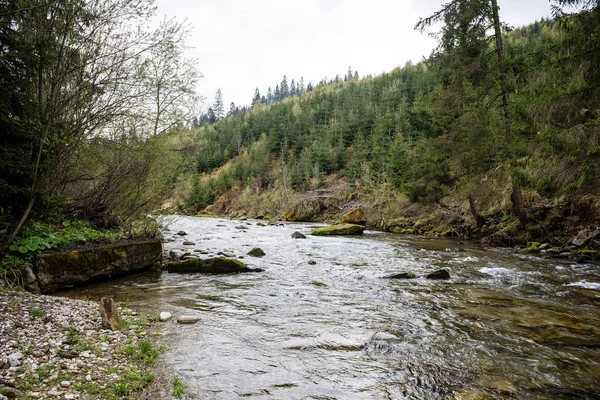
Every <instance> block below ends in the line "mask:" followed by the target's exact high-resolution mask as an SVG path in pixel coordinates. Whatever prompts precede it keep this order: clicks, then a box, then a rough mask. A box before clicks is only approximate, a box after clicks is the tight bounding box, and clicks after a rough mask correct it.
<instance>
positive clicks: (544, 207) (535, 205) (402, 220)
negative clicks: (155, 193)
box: [170, 179, 600, 262]
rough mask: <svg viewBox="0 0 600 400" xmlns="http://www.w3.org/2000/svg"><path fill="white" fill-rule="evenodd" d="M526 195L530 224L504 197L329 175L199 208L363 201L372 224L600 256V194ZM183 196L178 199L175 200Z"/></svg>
mask: <svg viewBox="0 0 600 400" xmlns="http://www.w3.org/2000/svg"><path fill="white" fill-rule="evenodd" d="M526 199H527V200H528V203H527V213H528V224H527V229H524V230H523V229H521V228H520V223H519V220H518V219H517V218H516V217H515V216H514V215H512V213H511V204H510V202H509V201H508V202H507V201H505V200H502V199H497V201H496V202H493V201H490V202H489V203H487V204H483V203H479V202H477V201H474V203H473V204H470V202H469V201H468V200H467V199H464V198H462V197H460V196H447V197H445V198H444V199H442V200H441V201H440V202H439V203H438V204H426V203H418V202H411V201H409V199H408V198H407V197H406V196H404V195H403V194H401V193H399V192H398V191H394V190H390V189H389V188H388V189H386V188H385V187H384V188H382V190H381V191H379V192H368V191H365V190H363V189H360V188H356V187H355V185H352V184H350V183H348V182H346V181H345V180H339V179H331V180H330V181H328V182H326V184H325V185H324V187H323V189H318V190H313V191H306V192H295V191H293V190H284V189H282V188H279V187H274V188H271V189H269V190H264V191H260V190H246V189H244V188H238V187H235V188H232V189H230V190H228V191H226V192H225V193H224V194H223V195H221V196H220V197H219V198H218V199H217V200H216V201H215V203H214V204H212V205H210V206H208V207H207V208H206V209H204V210H202V211H201V212H200V213H199V214H198V215H216V216H220V217H232V218H257V219H266V220H270V221H271V222H275V221H278V220H281V221H289V222H317V223H335V222H336V221H339V220H341V218H342V217H343V215H344V214H345V213H347V212H349V211H352V210H355V209H359V208H360V209H362V210H364V216H365V220H364V223H365V225H366V228H367V229H370V230H376V231H382V232H392V233H400V234H409V235H425V236H442V237H455V238H460V239H466V240H471V241H475V242H478V243H482V244H485V245H489V246H494V247H496V246H498V247H510V248H514V249H521V250H522V251H524V252H527V253H530V254H537V255H539V256H542V257H545V258H555V259H570V260H574V261H582V262H587V261H594V262H598V261H600V230H599V229H598V226H600V220H599V219H598V218H599V216H600V197H598V196H591V195H586V196H579V197H577V196H574V197H572V198H563V199H562V200H561V202H559V203H556V204H546V203H544V202H543V201H541V200H540V199H536V198H534V197H533V196H528V197H527V196H526ZM176 202H177V200H176V199H173V200H172V201H171V202H170V204H171V205H172V204H175V203H176ZM471 206H473V207H471ZM474 210H475V211H474ZM473 212H476V213H477V215H478V218H477V220H476V219H475V218H474V216H473Z"/></svg>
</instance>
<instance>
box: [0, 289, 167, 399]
mask: <svg viewBox="0 0 600 400" xmlns="http://www.w3.org/2000/svg"><path fill="white" fill-rule="evenodd" d="M118 310H119V313H120V316H121V322H122V325H123V328H122V329H121V330H119V331H113V330H107V329H103V328H102V325H101V318H100V313H99V306H98V303H95V302H89V301H81V300H73V299H68V298H62V297H51V296H43V295H35V294H29V293H22V292H8V291H0V400H4V399H6V398H24V399H30V398H39V399H100V398H101V399H113V398H114V399H118V398H133V399H138V398H146V397H147V392H148V391H149V390H150V388H151V387H153V386H157V385H158V382H157V381H156V378H155V376H154V375H153V374H151V370H152V369H153V367H152V365H153V364H154V363H155V361H156V358H157V356H158V354H159V352H160V350H161V348H160V347H157V346H156V345H155V342H156V337H155V335H153V334H152V333H151V332H150V329H151V324H152V321H151V319H152V318H150V317H147V316H146V317H144V316H140V315H137V313H136V312H135V311H133V310H129V309H127V308H124V307H120V308H119V309H118ZM144 393H146V394H144Z"/></svg>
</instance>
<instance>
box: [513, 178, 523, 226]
mask: <svg viewBox="0 0 600 400" xmlns="http://www.w3.org/2000/svg"><path fill="white" fill-rule="evenodd" d="M510 200H511V201H512V204H513V212H514V213H515V215H516V216H517V218H519V223H520V224H521V229H523V230H524V229H527V212H525V206H524V205H523V196H522V195H521V189H520V188H519V185H517V184H516V183H513V191H512V193H511V195H510Z"/></svg>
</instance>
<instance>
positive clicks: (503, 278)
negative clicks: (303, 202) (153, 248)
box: [61, 217, 600, 399]
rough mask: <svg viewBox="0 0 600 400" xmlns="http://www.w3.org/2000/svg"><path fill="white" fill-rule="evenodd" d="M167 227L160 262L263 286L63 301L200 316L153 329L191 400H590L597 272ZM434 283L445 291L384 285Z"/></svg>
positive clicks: (133, 286)
mask: <svg viewBox="0 0 600 400" xmlns="http://www.w3.org/2000/svg"><path fill="white" fill-rule="evenodd" d="M165 221H166V222H167V223H168V230H166V231H165V233H164V235H165V238H166V239H168V240H170V242H167V243H165V250H166V251H168V250H170V249H176V248H180V249H187V251H190V252H192V254H200V253H199V252H196V253H194V252H193V250H199V251H200V250H202V251H204V252H209V253H210V254H207V255H201V256H202V257H209V256H214V255H216V254H217V253H218V252H226V253H233V254H235V255H236V256H243V260H242V261H244V262H246V263H247V264H248V265H249V266H252V267H259V268H263V269H264V270H265V271H264V272H261V273H251V274H239V275H200V274H186V275H179V274H169V273H166V272H163V273H144V274H138V275H131V276H127V277H124V278H120V279H116V280H112V281H109V282H105V283H99V284H95V285H90V286H86V287H83V288H79V289H76V290H72V291H68V292H63V293H61V295H67V296H70V297H86V298H92V299H96V298H99V297H102V296H112V297H113V298H115V300H120V301H127V302H129V304H130V305H131V306H132V307H133V308H137V309H139V310H141V311H142V312H148V313H152V314H157V313H158V312H160V311H170V312H172V313H174V315H175V316H177V315H182V314H186V315H195V316H199V317H200V318H201V321H200V322H199V323H197V324H195V325H190V326H187V325H178V324H176V323H175V322H174V321H170V322H168V323H165V325H164V331H165V333H166V335H167V337H168V338H169V339H170V343H171V345H170V346H169V348H168V350H167V351H166V353H165V354H164V357H163V360H164V364H165V366H166V367H167V368H168V369H169V371H171V373H172V374H173V376H178V377H180V378H181V379H182V380H183V382H184V383H185V385H186V393H187V396H188V398H190V399H236V398H240V397H257V398H261V399H446V398H448V399H453V398H455V399H495V398H498V399H501V398H515V399H588V398H589V399H592V398H600V267H598V266H597V265H592V264H576V263H569V262H566V261H556V260H547V259H541V258H537V257H534V256H530V255H526V254H522V253H515V252H513V251H511V250H509V249H494V248H485V247H482V246H479V245H476V244H472V243H468V242H467V243H463V242H459V241H457V240H451V239H445V238H434V237H431V238H430V237H418V236H404V235H395V234H388V233H381V232H371V231H367V232H366V233H365V235H363V236H360V237H316V236H310V235H309V234H308V233H309V232H310V229H311V227H313V226H315V225H314V224H288V223H286V224H285V225H284V226H264V227H263V226H257V223H258V222H259V221H239V220H228V219H219V218H194V217H167V218H166V220H165ZM240 227H244V228H247V229H238V228H240ZM179 230H183V231H185V232H186V233H187V235H186V236H183V237H182V236H179V235H177V234H176V232H177V231H179ZM294 231H299V232H302V233H305V234H306V235H307V239H292V237H291V234H292V233H293V232H294ZM183 241H191V242H194V243H195V245H193V246H192V245H189V246H184V245H183ZM253 247H260V248H262V249H263V250H264V251H265V253H266V256H265V257H262V258H254V257H250V256H247V255H246V253H247V252H248V251H249V250H250V249H251V248H253ZM309 261H314V262H315V263H314V264H313V263H311V264H312V265H311V264H309ZM442 267H444V268H448V270H449V271H450V273H451V275H452V279H451V280H450V281H444V282H441V281H429V280H426V279H424V278H422V277H421V278H417V279H412V280H393V279H385V278H383V277H385V276H386V275H389V274H394V273H399V272H407V271H413V272H415V274H416V275H417V276H423V275H425V274H427V273H429V272H432V271H434V270H436V269H438V268H442Z"/></svg>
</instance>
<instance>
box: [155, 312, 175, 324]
mask: <svg viewBox="0 0 600 400" xmlns="http://www.w3.org/2000/svg"><path fill="white" fill-rule="evenodd" d="M172 316H173V314H171V313H170V312H167V311H163V312H161V313H160V315H159V316H158V319H159V320H160V321H161V322H166V321H168V320H170V319H171V317H172Z"/></svg>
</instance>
